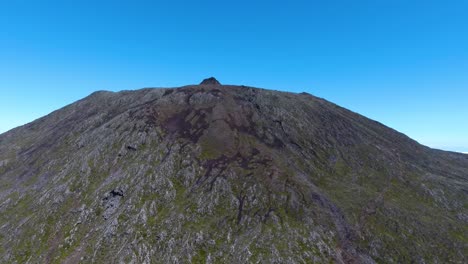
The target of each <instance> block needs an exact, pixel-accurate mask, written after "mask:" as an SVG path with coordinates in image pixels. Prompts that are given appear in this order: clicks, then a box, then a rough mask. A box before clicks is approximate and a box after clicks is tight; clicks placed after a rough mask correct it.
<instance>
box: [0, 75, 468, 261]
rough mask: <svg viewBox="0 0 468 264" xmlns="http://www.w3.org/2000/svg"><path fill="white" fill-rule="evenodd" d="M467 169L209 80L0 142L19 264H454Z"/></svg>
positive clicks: (464, 213)
mask: <svg viewBox="0 0 468 264" xmlns="http://www.w3.org/2000/svg"><path fill="white" fill-rule="evenodd" d="M467 187H468V155H463V154H457V153H450V152H443V151H439V150H432V149H429V148H427V147H425V146H422V145H420V144H418V143H417V142H415V141H413V140H411V139H410V138H408V137H406V136H405V135H403V134H401V133H398V132H397V131H394V130H392V129H390V128H388V127H385V126H384V125H382V124H380V123H377V122H375V121H372V120H369V119H367V118H365V117H363V116H360V115H358V114H356V113H353V112H350V111H348V110H346V109H343V108H341V107H339V106H336V105H334V104H332V103H329V102H327V101H325V100H323V99H320V98H317V97H314V96H312V95H309V94H306V93H302V94H293V93H284V92H276V91H269V90H263V89H257V88H251V87H245V86H228V85H220V84H219V83H218V82H217V81H216V80H215V79H213V80H205V81H204V82H202V84H200V85H191V86H184V87H180V88H173V89H142V90H137V91H123V92H118V93H113V92H96V93H93V94H92V95H90V96H88V97H87V98H85V99H83V100H80V101H78V102H76V103H74V104H71V105H69V106H67V107H65V108H63V109H60V110H58V111H56V112H53V113H51V114H50V115H48V116H46V117H43V118H41V119H38V120H36V121H34V122H32V123H30V124H27V125H25V126H23V127H19V128H16V129H14V130H11V131H9V132H7V133H5V134H2V135H0V234H1V235H0V243H1V244H2V247H1V248H0V255H1V256H2V261H1V262H7V263H9V262H13V263H14V262H17V263H44V262H45V263H79V262H84V263H88V262H98V263H101V262H104V263H115V262H125V263H127V262H131V263H143V262H146V263H178V262H180V263H186V262H193V263H205V262H207V263H219V262H224V263H245V262H267V263H270V262H274V263H288V262H289V263H304V262H305V263H312V262H320V263H321V262H329V261H334V262H338V263H374V262H386V263H408V262H416V263H427V262H429V263H431V262H434V263H448V262H453V263H463V262H466V261H467V259H466V256H467V255H468V254H467V253H468V252H467V249H466V248H467V247H466V245H467V243H468V241H467V237H468V236H467V231H468V230H467V221H468V210H467V208H468V207H467V192H468V189H467Z"/></svg>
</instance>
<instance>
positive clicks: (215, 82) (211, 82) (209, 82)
mask: <svg viewBox="0 0 468 264" xmlns="http://www.w3.org/2000/svg"><path fill="white" fill-rule="evenodd" d="M200 85H221V83H220V82H219V81H218V80H216V78H215V77H210V78H207V79H204V80H203V81H202V82H201V83H200Z"/></svg>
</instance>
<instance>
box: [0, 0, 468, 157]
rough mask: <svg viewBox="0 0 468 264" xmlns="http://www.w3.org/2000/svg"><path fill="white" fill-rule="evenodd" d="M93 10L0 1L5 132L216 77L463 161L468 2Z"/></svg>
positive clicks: (109, 5)
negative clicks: (72, 106)
mask: <svg viewBox="0 0 468 264" xmlns="http://www.w3.org/2000/svg"><path fill="white" fill-rule="evenodd" d="M73 2H75V3H73ZM96 2H98V1H85V0H82V1H21V0H13V1H1V2H0V92H1V93H0V94H1V96H0V132H4V131H6V130H8V129H11V128H13V127H15V126H18V125H22V124H24V123H27V122H30V121H32V120H34V119H36V118H38V117H40V116H42V115H45V114H47V113H49V112H51V111H53V110H55V109H58V108H60V107H62V106H64V105H66V104H69V103H72V102H74V101H76V100H78V99H80V98H82V97H84V96H86V95H88V94H89V93H91V92H93V91H95V90H112V91H118V90H124V89H137V88H142V87H164V86H179V85H185V84H189V83H198V82H200V80H201V79H203V78H205V77H208V76H215V77H217V78H218V79H219V80H220V81H221V82H223V83H230V84H246V85H252V86H258V87H264V88H270V89H277V90H286V91H293V92H301V91H306V92H309V93H311V94H314V95H316V96H320V97H324V98H326V99H328V100H330V101H332V102H335V103H337V104H339V105H342V106H344V107H346V108H349V109H351V110H353V111H356V112H358V113H361V114H363V115H365V116H368V117H370V118H372V119H375V120H378V121H380V122H382V123H384V124H386V125H388V126H390V127H392V128H394V129H397V130H399V131H401V132H403V133H405V134H407V135H408V136H410V137H412V138H414V139H416V140H418V141H419V142H420V143H423V144H425V145H429V146H431V147H436V148H442V149H447V150H454V151H464V152H468V103H467V102H468V16H467V15H466V14H468V2H467V1H450V0H447V1H399V0H391V1H390V0H373V1H371V0H369V1H359V0H354V1H351V0H342V1H333V0H331V1H243V0H241V1H203V0H200V1H170V3H169V1H99V3H96Z"/></svg>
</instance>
